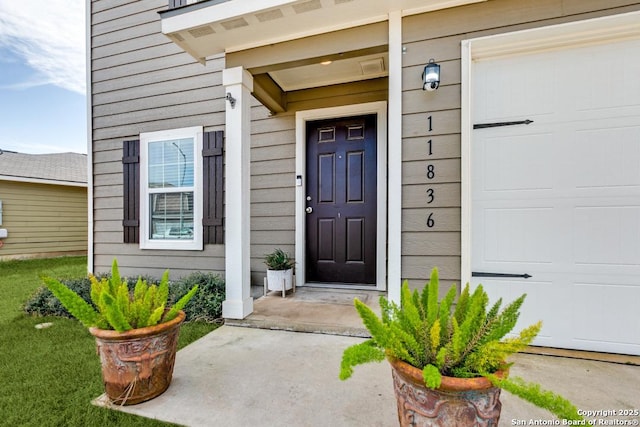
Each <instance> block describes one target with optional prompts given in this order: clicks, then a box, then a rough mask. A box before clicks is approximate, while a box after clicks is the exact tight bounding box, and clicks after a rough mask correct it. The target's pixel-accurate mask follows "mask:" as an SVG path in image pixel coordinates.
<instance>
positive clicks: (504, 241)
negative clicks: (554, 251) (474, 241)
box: [482, 208, 554, 263]
mask: <svg viewBox="0 0 640 427" xmlns="http://www.w3.org/2000/svg"><path fill="white" fill-rule="evenodd" d="M553 217H554V215H553V209H550V208H529V209H487V210H485V211H484V235H485V236H491V237H490V238H487V239H484V240H483V241H482V242H483V245H484V250H483V252H484V254H485V258H484V259H485V261H487V262H498V261H499V262H507V263H508V262H531V263H550V262H552V258H551V252H550V251H548V250H547V248H548V247H549V242H550V241H553V233H554V230H553V228H551V227H548V224H549V222H551V221H553Z"/></svg>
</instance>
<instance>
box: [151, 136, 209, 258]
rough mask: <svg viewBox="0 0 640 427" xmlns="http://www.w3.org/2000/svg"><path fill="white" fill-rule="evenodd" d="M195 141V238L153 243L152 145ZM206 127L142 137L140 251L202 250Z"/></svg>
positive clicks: (155, 241)
mask: <svg viewBox="0 0 640 427" xmlns="http://www.w3.org/2000/svg"><path fill="white" fill-rule="evenodd" d="M181 138H193V140H194V147H193V173H194V177H193V181H194V182H193V191H194V194H193V239H192V240H153V239H150V238H149V233H148V230H149V225H150V224H149V223H150V220H149V212H150V210H149V192H148V191H147V188H148V184H149V174H148V166H149V165H148V159H149V143H151V142H157V141H166V140H172V139H181ZM202 192H203V189H202V126H194V127H188V128H181V129H170V130H164V131H157V132H145V133H141V134H140V249H165V250H168V249H171V250H185V251H188V250H202V248H203V243H202V242H203V239H202V234H203V232H202V226H201V224H202V197H203V194H202Z"/></svg>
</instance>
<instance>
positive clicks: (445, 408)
mask: <svg viewBox="0 0 640 427" xmlns="http://www.w3.org/2000/svg"><path fill="white" fill-rule="evenodd" d="M389 363H390V364H391V368H392V370H391V373H392V375H393V386H394V390H395V393H396V399H397V401H398V420H399V421H400V426H402V427H405V426H421V427H475V426H479V427H485V426H486V427H489V426H495V427H497V426H498V421H499V420H500V410H501V408H502V404H501V403H500V389H499V388H497V387H494V386H493V385H492V384H491V382H490V381H489V380H488V379H486V378H483V377H480V378H452V377H442V384H441V385H440V387H439V388H437V389H435V390H432V389H430V388H428V387H426V386H425V384H424V379H423V377H422V370H420V369H417V368H415V367H413V366H411V365H409V364H407V363H405V362H403V361H401V360H397V359H392V358H389ZM496 375H497V376H498V377H502V376H503V375H504V374H503V373H502V372H498V373H496Z"/></svg>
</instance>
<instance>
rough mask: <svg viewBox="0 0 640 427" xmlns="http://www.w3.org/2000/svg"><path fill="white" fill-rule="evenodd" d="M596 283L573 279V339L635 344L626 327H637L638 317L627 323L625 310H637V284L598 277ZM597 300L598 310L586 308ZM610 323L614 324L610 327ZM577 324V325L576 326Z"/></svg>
mask: <svg viewBox="0 0 640 427" xmlns="http://www.w3.org/2000/svg"><path fill="white" fill-rule="evenodd" d="M600 279H601V281H599V283H575V284H574V287H573V301H574V304H573V306H574V313H575V317H574V323H575V324H576V326H577V327H576V330H577V331H578V332H577V334H576V336H575V339H576V340H577V341H581V342H582V343H583V345H586V344H587V343H589V342H591V343H593V342H597V341H602V342H607V343H620V344H626V345H628V346H636V347H637V346H638V343H637V341H635V342H634V340H633V337H632V336H630V334H629V330H632V331H636V334H637V331H640V320H638V318H637V317H636V321H635V322H633V323H632V324H629V323H628V320H629V317H628V313H630V312H637V302H638V299H637V295H638V288H637V287H636V286H629V285H624V284H620V283H616V282H615V281H612V280H610V279H607V278H606V277H601V278H600ZM593 301H599V303H600V305H601V309H600V310H591V309H589V307H590V305H591V304H592V302H593ZM612 325H616V326H614V327H611V326H612ZM578 326H579V327H578Z"/></svg>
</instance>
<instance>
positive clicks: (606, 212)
mask: <svg viewBox="0 0 640 427" xmlns="http://www.w3.org/2000/svg"><path fill="white" fill-rule="evenodd" d="M573 247H574V248H575V262H576V263H577V264H591V265H605V264H606V265H612V266H615V265H620V266H622V265H628V266H640V207H638V206H634V207H632V206H605V207H602V206H589V207H587V206H583V207H578V208H576V209H575V213H574V230H573ZM639 289H640V288H639Z"/></svg>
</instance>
